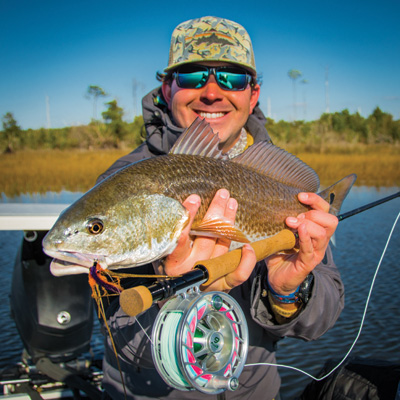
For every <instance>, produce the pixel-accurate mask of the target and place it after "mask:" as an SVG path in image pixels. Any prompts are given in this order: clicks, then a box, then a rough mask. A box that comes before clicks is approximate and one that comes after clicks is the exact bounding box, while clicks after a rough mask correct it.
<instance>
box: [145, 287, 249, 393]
mask: <svg viewBox="0 0 400 400" xmlns="http://www.w3.org/2000/svg"><path fill="white" fill-rule="evenodd" d="M152 341H153V346H152V354H153V360H154V363H155V365H156V368H157V371H158V372H159V374H160V375H161V377H162V378H163V379H164V381H165V382H166V383H167V384H168V385H170V386H172V387H174V388H175V389H178V390H183V391H188V390H193V389H197V390H199V391H200V392H203V393H207V394H218V393H221V392H223V391H225V390H227V389H228V390H235V389H237V387H238V385H239V379H238V378H239V375H240V373H241V372H242V370H243V367H244V364H245V362H246V358H247V351H248V329H247V323H246V319H245V316H244V314H243V311H242V309H241V308H240V306H239V304H238V303H237V302H236V301H235V300H234V299H233V298H232V297H231V296H229V295H227V294H225V293H222V292H208V293H207V292H206V293H200V292H199V291H198V289H197V288H193V289H192V290H191V291H190V292H185V293H182V294H180V295H178V296H175V297H173V298H172V299H170V300H169V301H168V302H167V303H166V304H165V305H164V306H163V308H162V309H161V311H160V312H159V313H158V316H157V318H156V321H155V324H154V328H153V332H152Z"/></svg>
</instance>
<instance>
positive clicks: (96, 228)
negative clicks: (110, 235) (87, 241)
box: [86, 218, 104, 235]
mask: <svg viewBox="0 0 400 400" xmlns="http://www.w3.org/2000/svg"><path fill="white" fill-rule="evenodd" d="M86 228H87V230H88V231H89V233H91V234H92V235H98V234H99V233H101V232H103V229H104V224H103V221H101V220H100V219H97V218H94V219H91V220H90V221H89V222H88V223H87V225H86Z"/></svg>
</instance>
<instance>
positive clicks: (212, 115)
mask: <svg viewBox="0 0 400 400" xmlns="http://www.w3.org/2000/svg"><path fill="white" fill-rule="evenodd" d="M199 115H200V117H203V118H207V119H212V118H221V117H223V116H224V115H225V114H224V113H222V112H217V113H206V112H202V111H200V112H199Z"/></svg>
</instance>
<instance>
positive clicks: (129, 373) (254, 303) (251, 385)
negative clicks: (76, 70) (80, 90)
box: [99, 88, 344, 400]
mask: <svg viewBox="0 0 400 400" xmlns="http://www.w3.org/2000/svg"><path fill="white" fill-rule="evenodd" d="M160 95H161V93H160V90H159V88H158V89H155V90H153V91H152V92H150V93H149V94H148V95H147V96H145V97H144V99H143V117H144V121H145V126H146V131H147V139H146V141H145V142H144V143H143V144H142V145H141V146H139V147H138V148H137V149H136V150H134V151H133V152H132V153H130V154H128V155H127V156H125V157H122V158H121V159H120V160H118V161H117V162H115V163H114V164H113V165H112V166H111V167H110V168H109V169H108V170H107V171H106V172H105V173H104V174H102V175H101V176H100V177H99V180H102V179H104V178H105V177H107V176H108V175H110V174H111V173H113V172H115V171H117V170H118V169H120V168H122V167H124V166H126V165H128V164H130V163H132V162H135V161H140V160H142V159H145V158H148V157H155V156H157V155H160V154H166V153H167V152H168V151H169V149H170V148H171V147H172V145H173V143H174V142H175V140H176V139H177V137H178V136H179V135H180V134H181V132H182V129H181V128H178V127H176V126H175V125H174V124H173V121H172V120H171V118H170V115H169V114H168V112H167V110H166V108H165V106H164V105H163V103H162V100H160V99H161V97H160ZM265 122H266V120H265V117H264V115H263V114H262V112H261V110H260V109H259V108H258V107H256V108H255V110H254V112H253V114H252V115H251V116H250V117H249V119H248V122H247V124H246V129H247V130H248V132H250V133H251V135H252V136H253V137H254V141H255V142H258V141H261V140H270V138H269V136H268V133H267V131H266V129H265ZM124 272H125V271H124ZM131 272H132V273H138V274H139V273H153V267H152V265H147V266H143V267H139V268H135V269H134V270H132V271H131ZM266 272H267V271H266V267H265V264H264V263H263V262H260V263H258V264H257V265H256V267H255V269H254V270H253V273H252V275H251V277H250V278H249V279H248V280H247V281H246V282H245V283H243V284H242V285H240V286H238V287H236V288H234V289H232V290H231V291H230V293H229V294H230V295H231V296H232V297H233V298H234V299H235V300H236V301H237V302H238V303H239V305H240V306H241V308H242V310H243V312H244V314H245V316H246V320H247V324H248V328H249V352H248V356H247V362H246V364H253V363H275V362H276V359H275V351H276V347H277V343H278V341H279V340H280V339H282V338H283V337H285V336H290V337H296V338H301V339H303V340H314V339H317V338H318V337H320V336H321V335H322V334H324V333H325V332H326V331H327V330H328V329H330V328H331V327H332V326H333V325H334V324H335V322H336V320H337V318H338V317H339V315H340V313H341V311H342V309H343V305H344V288H343V284H342V281H341V279H340V275H339V272H338V270H337V268H336V266H335V264H334V262H333V259H332V253H331V250H330V249H328V251H327V253H326V256H325V259H324V261H323V262H322V263H321V264H320V265H318V266H317V267H316V268H315V270H314V271H313V275H314V283H313V287H312V292H311V298H310V300H309V302H308V303H307V305H306V306H304V307H303V308H302V311H301V312H300V313H299V314H298V316H297V317H295V318H294V319H292V320H290V322H288V323H287V324H283V325H278V324H276V323H275V322H274V317H273V315H272V314H271V312H270V308H269V304H268V300H267V298H266V293H267V286H266V281H267V275H266ZM137 284H140V283H139V282H137V281H136V282H134V283H133V282H128V283H125V285H126V286H129V285H137ZM158 311H159V307H158V305H153V306H152V307H151V308H150V309H149V310H148V311H146V312H144V313H142V314H141V315H140V316H138V322H139V324H138V323H136V320H135V318H132V317H128V316H127V315H126V314H124V312H123V311H122V310H121V309H120V308H119V303H118V301H113V302H112V303H111V304H110V305H109V306H108V308H107V319H108V323H109V326H110V329H111V332H112V336H113V339H114V342H115V345H116V349H117V353H118V356H119V366H120V369H121V372H122V375H123V380H124V382H125V387H126V390H127V397H128V399H150V398H168V399H192V400H196V399H204V397H205V396H206V397H208V398H210V399H212V398H217V396H207V395H205V394H203V393H200V392H197V391H190V392H183V391H178V390H175V389H172V388H171V387H169V386H168V385H167V384H165V383H164V381H163V380H162V379H161V377H160V376H159V374H158V373H157V371H156V369H155V367H154V364H153V361H152V357H151V347H150V341H149V337H151V331H152V326H153V323H154V321H155V318H156V316H157V313H158ZM139 325H140V326H139ZM105 337H106V346H105V356H104V361H103V371H104V380H103V385H104V388H105V390H106V392H107V394H108V395H109V396H110V397H111V398H112V399H115V400H116V399H123V398H124V390H123V385H122V383H121V375H120V371H119V367H118V364H117V362H116V357H115V354H114V351H113V349H112V346H111V342H110V339H109V337H108V335H107V333H106V332H105ZM239 381H240V386H239V388H238V389H237V390H236V391H234V392H228V391H227V392H225V395H226V398H227V399H241V400H245V399H250V398H252V399H253V400H254V399H273V398H274V397H275V396H276V394H277V393H278V391H279V387H280V378H279V375H278V371H277V368H275V367H270V366H265V365H262V366H257V367H245V368H244V369H243V372H242V373H241V375H240V379H239Z"/></svg>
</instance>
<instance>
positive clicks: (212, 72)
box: [172, 64, 254, 92]
mask: <svg viewBox="0 0 400 400" xmlns="http://www.w3.org/2000/svg"><path fill="white" fill-rule="evenodd" d="M190 66H192V67H194V69H193V72H196V70H195V68H196V67H198V68H199V70H198V71H197V72H200V71H204V72H206V71H207V74H208V76H207V79H206V81H205V82H204V83H203V84H202V85H201V86H199V87H197V88H187V87H184V86H181V85H180V83H179V79H178V75H179V73H180V71H179V70H180V68H178V69H177V70H176V71H174V72H173V73H172V78H173V79H175V82H176V84H177V85H178V87H180V88H181V89H201V88H203V87H204V86H206V85H207V82H208V80H209V79H210V76H211V75H214V78H215V82H217V85H218V86H219V87H220V88H221V89H222V90H226V91H228V92H241V91H243V90H246V88H247V85H249V84H250V86H254V77H253V76H252V75H251V74H249V73H248V72H247V71H246V70H245V69H244V68H240V67H236V66H233V67H231V66H226V65H224V66H220V67H209V66H207V65H199V64H192V65H190ZM183 67H185V68H187V67H188V65H184V66H183ZM181 68H182V67H181ZM221 69H237V70H238V71H241V72H240V73H241V74H243V75H246V85H245V86H244V87H243V88H242V89H229V88H227V87H225V86H223V85H222V83H221V82H220V81H219V79H218V77H217V72H219V71H221ZM199 83H200V82H199Z"/></svg>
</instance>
